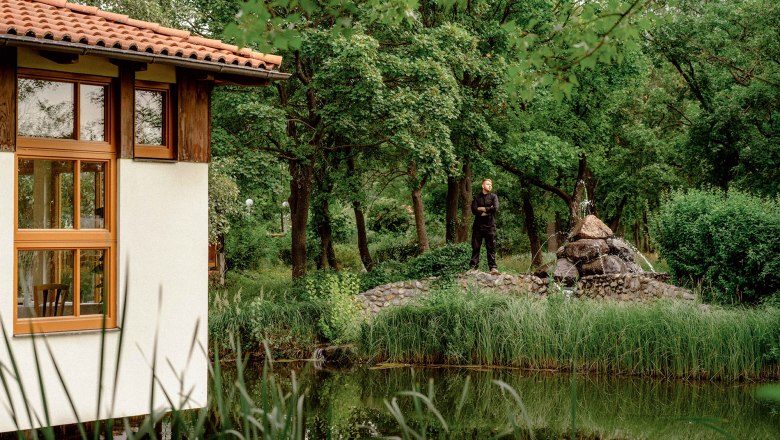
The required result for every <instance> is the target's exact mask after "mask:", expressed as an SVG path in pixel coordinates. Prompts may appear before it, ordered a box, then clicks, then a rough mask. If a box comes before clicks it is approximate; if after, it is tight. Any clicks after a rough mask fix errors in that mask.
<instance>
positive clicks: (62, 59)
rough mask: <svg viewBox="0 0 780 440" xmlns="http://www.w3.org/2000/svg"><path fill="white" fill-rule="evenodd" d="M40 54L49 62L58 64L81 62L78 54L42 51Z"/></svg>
mask: <svg viewBox="0 0 780 440" xmlns="http://www.w3.org/2000/svg"><path fill="white" fill-rule="evenodd" d="M39 54H40V55H41V56H42V57H44V58H46V59H47V60H49V61H53V62H55V63H57V64H76V63H78V62H79V54H77V53H70V52H54V51H50V50H42V51H40V52H39Z"/></svg>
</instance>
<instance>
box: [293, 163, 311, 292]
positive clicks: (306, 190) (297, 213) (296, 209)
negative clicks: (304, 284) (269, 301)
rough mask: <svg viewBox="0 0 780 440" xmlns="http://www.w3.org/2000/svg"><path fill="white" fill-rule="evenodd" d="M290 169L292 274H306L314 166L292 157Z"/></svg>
mask: <svg viewBox="0 0 780 440" xmlns="http://www.w3.org/2000/svg"><path fill="white" fill-rule="evenodd" d="M288 166H289V169H290V177H291V179H290V198H289V199H288V203H289V204H290V222H291V228H290V229H291V231H290V236H291V238H292V249H291V251H292V252H291V253H292V266H293V267H292V276H293V278H298V277H302V276H304V275H306V224H307V223H308V220H309V206H310V204H311V187H312V175H313V171H314V170H313V168H312V166H311V165H310V164H306V163H303V162H302V161H300V160H296V159H291V160H290V161H289V162H288Z"/></svg>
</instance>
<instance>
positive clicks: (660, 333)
mask: <svg viewBox="0 0 780 440" xmlns="http://www.w3.org/2000/svg"><path fill="white" fill-rule="evenodd" d="M778 338H780V309H776V308H771V307H768V308H759V309H750V310H743V309H719V308H714V307H713V308H711V309H709V310H706V309H704V308H702V307H701V306H700V305H698V304H687V303H680V302H674V301H658V302H656V303H653V304H631V305H630V306H626V305H625V304H619V303H615V302H599V301H590V300H576V301H570V300H566V299H565V298H564V297H562V296H560V295H559V296H555V295H553V296H551V297H549V298H548V299H545V300H536V299H531V298H525V297H511V296H506V295H491V294H487V293H484V292H480V293H467V294H464V293H462V292H459V291H457V290H455V289H453V290H446V291H443V292H440V293H438V294H437V295H434V296H432V297H430V298H427V299H423V300H421V301H420V302H419V303H418V304H410V305H406V306H399V307H395V308H391V309H388V310H383V311H381V312H380V313H379V314H378V315H377V317H376V318H375V319H374V321H372V322H369V323H366V324H364V325H363V328H362V331H361V347H360V349H361V351H362V353H363V354H364V356H368V357H370V358H371V359H372V360H373V361H389V362H399V363H422V364H437V363H439V364H465V365H474V364H477V365H507V366H513V367H521V368H531V369H571V368H576V370H577V371H578V372H581V371H591V372H597V373H604V374H632V375H633V374H642V375H652V376H662V377H683V378H710V379H729V380H734V379H739V378H747V377H762V376H766V377H776V375H777V374H778V373H780V365H779V364H778V362H777V360H776V359H769V358H768V357H767V356H766V355H767V354H768V353H770V350H771V348H772V347H774V346H775V345H776V344H777V341H778Z"/></svg>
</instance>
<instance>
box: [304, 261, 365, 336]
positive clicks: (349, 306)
mask: <svg viewBox="0 0 780 440" xmlns="http://www.w3.org/2000/svg"><path fill="white" fill-rule="evenodd" d="M301 283H302V287H303V289H304V292H305V297H306V298H308V299H309V300H311V301H313V302H318V301H319V302H321V303H322V304H323V310H322V313H321V314H320V316H319V318H318V319H317V326H318V327H319V330H320V332H321V333H322V335H323V336H325V337H326V338H327V339H328V340H329V341H331V342H334V343H345V342H351V341H354V340H355V339H356V338H357V335H358V334H359V333H360V325H361V321H362V320H361V317H362V310H361V308H360V305H359V304H358V303H357V302H356V301H355V295H357V294H358V293H359V290H360V280H359V278H358V276H357V275H356V274H354V273H350V272H329V271H317V272H314V273H311V274H309V275H307V276H306V278H305V279H304V280H303V281H301Z"/></svg>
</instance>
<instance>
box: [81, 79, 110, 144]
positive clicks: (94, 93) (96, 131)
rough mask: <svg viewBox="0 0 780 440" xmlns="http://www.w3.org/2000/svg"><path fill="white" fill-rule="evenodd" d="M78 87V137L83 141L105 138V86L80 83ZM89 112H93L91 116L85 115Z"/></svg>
mask: <svg viewBox="0 0 780 440" xmlns="http://www.w3.org/2000/svg"><path fill="white" fill-rule="evenodd" d="M80 88H81V101H80V106H81V121H80V124H81V128H80V129H79V139H81V140H84V141H102V140H105V128H104V125H105V121H104V118H105V114H104V108H105V107H104V101H105V87H103V86H92V85H81V86H80ZM85 92H86V93H85ZM87 105H89V107H87ZM90 113H94V115H93V116H92V117H91V118H89V117H88V116H87V115H88V114H90Z"/></svg>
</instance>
